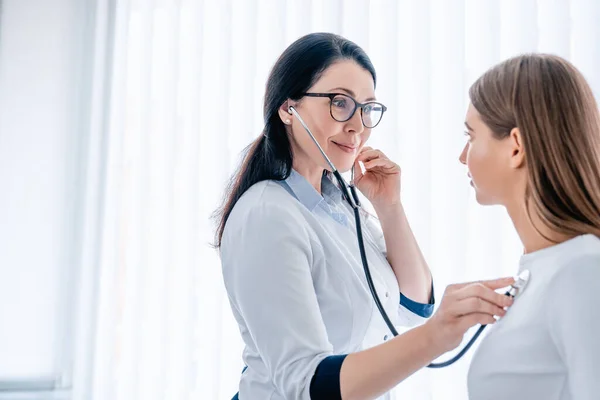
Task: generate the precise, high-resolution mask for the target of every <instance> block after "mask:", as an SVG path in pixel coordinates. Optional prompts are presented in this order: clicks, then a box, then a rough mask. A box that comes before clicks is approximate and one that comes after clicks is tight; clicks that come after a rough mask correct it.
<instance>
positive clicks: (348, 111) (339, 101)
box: [303, 93, 387, 128]
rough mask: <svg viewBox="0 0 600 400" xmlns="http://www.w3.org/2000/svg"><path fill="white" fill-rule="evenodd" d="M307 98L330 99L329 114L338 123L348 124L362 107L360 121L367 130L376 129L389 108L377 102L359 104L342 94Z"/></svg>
mask: <svg viewBox="0 0 600 400" xmlns="http://www.w3.org/2000/svg"><path fill="white" fill-rule="evenodd" d="M303 96H307V97H328V98H329V100H330V102H329V113H330V114H331V118H333V119H334V120H336V121H338V122H346V121H348V120H350V118H352V117H353V116H354V113H355V112H356V109H357V108H359V107H360V119H361V121H362V123H363V125H364V126H365V128H375V127H376V126H377V125H378V124H379V122H381V118H382V117H383V113H384V112H386V111H387V107H386V106H384V105H383V104H381V103H377V102H376V101H369V102H366V103H364V104H363V103H359V102H357V101H356V100H354V99H353V98H352V97H350V96H348V95H346V94H342V93H304V94H303Z"/></svg>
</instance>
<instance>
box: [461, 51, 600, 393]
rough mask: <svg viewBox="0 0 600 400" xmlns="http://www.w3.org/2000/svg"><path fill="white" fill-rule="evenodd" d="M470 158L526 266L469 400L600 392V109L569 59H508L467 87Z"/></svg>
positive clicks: (478, 358)
mask: <svg viewBox="0 0 600 400" xmlns="http://www.w3.org/2000/svg"><path fill="white" fill-rule="evenodd" d="M469 97H470V101H471V105H470V106H469V110H468V112H467V117H466V126H467V132H466V133H467V136H468V142H467V144H466V145H465V148H464V149H463V152H462V154H461V155H460V161H461V162H462V163H463V164H465V165H466V166H467V167H468V171H469V177H470V179H471V185H472V186H473V188H474V190H475V195H476V197H477V201H478V202H479V203H480V204H500V205H502V206H504V207H505V208H506V210H507V211H508V214H509V216H510V218H511V219H512V222H513V224H514V226H515V228H516V230H517V232H518V234H519V237H520V239H521V242H522V243H523V247H524V255H523V256H522V257H521V261H520V266H519V272H521V271H523V270H525V269H527V270H529V271H530V273H531V278H530V280H529V284H528V285H527V287H525V289H524V290H523V291H522V292H521V293H520V294H519V295H518V296H517V298H516V301H515V303H514V305H513V306H512V308H511V309H510V310H509V312H508V313H507V315H506V316H505V317H504V318H502V319H501V320H500V321H499V322H498V323H497V324H495V325H494V326H493V327H492V329H490V332H489V334H488V335H487V336H486V338H485V339H484V340H483V341H482V343H481V345H480V346H479V349H478V351H477V352H476V353H475V355H474V357H473V361H472V364H471V368H470V371H469V379H468V387H469V397H470V399H471V400H479V399H486V400H487V399H503V400H504V399H512V400H520V399H523V400H525V399H527V400H537V399H540V400H541V399H543V400H554V399H556V400H570V399H576V400H592V399H600V239H599V237H600V116H599V113H598V106H597V104H596V101H595V100H594V96H593V94H592V91H591V89H590V87H589V85H588V84H587V82H586V81H585V79H584V77H583V76H582V75H581V73H580V72H579V71H578V70H577V69H575V67H574V66H573V65H571V64H570V63H569V62H567V61H566V60H564V59H561V58H559V57H556V56H551V55H544V54H530V55H523V56H520V57H516V58H512V59H510V60H507V61H505V62H503V63H501V64H499V65H497V66H495V67H493V68H492V69H490V70H489V71H487V72H486V73H485V74H484V75H483V76H482V77H480V78H479V79H478V80H477V81H476V82H475V83H474V84H473V86H472V87H471V89H470V91H469Z"/></svg>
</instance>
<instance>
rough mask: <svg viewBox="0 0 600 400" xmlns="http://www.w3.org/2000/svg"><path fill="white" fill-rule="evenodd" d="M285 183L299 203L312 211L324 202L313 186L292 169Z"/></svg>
mask: <svg viewBox="0 0 600 400" xmlns="http://www.w3.org/2000/svg"><path fill="white" fill-rule="evenodd" d="M285 183H287V185H288V186H289V188H290V189H291V190H292V192H293V193H294V195H295V196H296V198H297V199H298V201H300V203H302V204H303V205H304V206H305V207H306V208H308V209H309V210H310V211H314V209H315V208H316V207H317V206H318V205H319V203H320V202H322V201H324V199H323V196H321V195H320V194H319V192H317V190H316V189H315V188H314V187H313V185H311V184H310V183H309V182H308V181H307V180H306V178H305V177H304V176H302V175H301V174H300V173H298V172H296V170H295V169H292V172H291V173H290V176H289V177H288V178H287V179H286V180H285Z"/></svg>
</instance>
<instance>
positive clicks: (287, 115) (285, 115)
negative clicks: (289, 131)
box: [278, 100, 294, 125]
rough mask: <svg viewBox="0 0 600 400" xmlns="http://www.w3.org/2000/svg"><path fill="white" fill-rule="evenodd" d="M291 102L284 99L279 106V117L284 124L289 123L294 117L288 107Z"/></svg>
mask: <svg viewBox="0 0 600 400" xmlns="http://www.w3.org/2000/svg"><path fill="white" fill-rule="evenodd" d="M292 106H293V104H292V102H291V101H289V100H286V101H285V102H284V103H283V104H282V105H281V107H279V110H278V112H279V118H281V121H282V122H283V123H284V124H285V125H291V124H292V118H293V117H294V115H293V114H292V111H291V110H290V107H292Z"/></svg>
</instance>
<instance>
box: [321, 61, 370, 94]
mask: <svg viewBox="0 0 600 400" xmlns="http://www.w3.org/2000/svg"><path fill="white" fill-rule="evenodd" d="M310 91H312V92H316V91H319V92H324V93H333V92H336V93H344V94H349V95H350V96H352V97H354V98H355V99H356V100H358V101H366V100H372V99H374V98H375V83H374V82H373V77H372V76H371V73H370V72H369V71H367V70H366V69H364V68H363V67H361V66H360V65H359V64H357V63H356V62H355V61H353V60H341V61H337V62H335V63H333V64H332V65H330V66H329V68H327V69H326V70H325V71H323V74H321V77H320V78H319V80H318V81H317V82H315V84H314V85H313V86H312V88H311V89H310Z"/></svg>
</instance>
